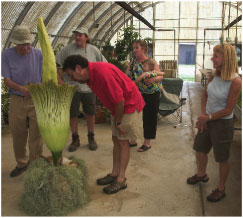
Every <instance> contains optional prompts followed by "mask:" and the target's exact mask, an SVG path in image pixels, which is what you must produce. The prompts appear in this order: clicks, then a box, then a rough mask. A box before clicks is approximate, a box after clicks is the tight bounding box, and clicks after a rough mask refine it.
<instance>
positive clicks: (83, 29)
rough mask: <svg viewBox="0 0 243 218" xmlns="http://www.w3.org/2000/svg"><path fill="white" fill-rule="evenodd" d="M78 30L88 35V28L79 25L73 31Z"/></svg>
mask: <svg viewBox="0 0 243 218" xmlns="http://www.w3.org/2000/svg"><path fill="white" fill-rule="evenodd" d="M75 32H78V33H85V34H86V35H87V36H88V30H87V29H86V28H84V27H79V28H77V29H76V30H74V31H73V33H75Z"/></svg>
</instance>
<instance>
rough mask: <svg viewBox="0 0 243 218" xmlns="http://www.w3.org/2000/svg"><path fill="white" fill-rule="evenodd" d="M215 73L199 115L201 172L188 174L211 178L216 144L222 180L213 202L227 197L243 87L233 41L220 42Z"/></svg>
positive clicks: (196, 146) (198, 179) (191, 181)
mask: <svg viewBox="0 0 243 218" xmlns="http://www.w3.org/2000/svg"><path fill="white" fill-rule="evenodd" d="M211 60H212V62H213V67H214V69H215V72H214V76H212V77H211V78H210V79H209V82H208V85H207V86H206V88H205V91H204V94H203V97H202V105H201V107H202V114H201V115H200V116H199V117H198V120H197V123H196V127H197V129H198V133H197V135H196V137H195V141H194V147H193V148H194V150H195V152H196V160H197V173H196V174H195V175H194V176H192V177H189V178H187V183H188V184H191V185H194V184H196V183H198V182H207V181H208V180H209V178H208V176H207V174H206V167H207V162H208V155H207V154H208V153H209V151H210V150H211V148H213V151H214V157H215V160H216V162H218V163H219V183H218V186H217V188H216V189H215V190H213V192H212V193H211V194H210V195H208V196H207V200H208V201H211V202H216V201H220V200H221V199H222V198H223V197H225V183H226V180H227V177H228V173H229V161H228V159H229V155H230V146H231V142H232V139H233V134H234V121H233V109H234V107H235V105H236V103H237V100H238V97H239V94H240V91H241V86H242V85H241V78H240V76H239V74H238V65H237V57H236V52H235V48H234V47H233V46H232V45H230V44H226V43H225V44H220V45H216V46H215V47H214V49H213V57H212V59H211Z"/></svg>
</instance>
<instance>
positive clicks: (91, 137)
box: [88, 133, 97, 150]
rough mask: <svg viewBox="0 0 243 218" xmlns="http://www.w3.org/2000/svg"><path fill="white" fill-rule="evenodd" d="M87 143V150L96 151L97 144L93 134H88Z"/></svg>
mask: <svg viewBox="0 0 243 218" xmlns="http://www.w3.org/2000/svg"><path fill="white" fill-rule="evenodd" d="M88 141H89V149H90V150H96V149H97V143H96V141H95V138H94V133H89V134H88Z"/></svg>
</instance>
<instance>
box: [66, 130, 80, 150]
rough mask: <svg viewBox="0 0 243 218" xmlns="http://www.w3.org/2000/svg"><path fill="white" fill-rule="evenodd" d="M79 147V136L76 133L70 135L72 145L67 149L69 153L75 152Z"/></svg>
mask: <svg viewBox="0 0 243 218" xmlns="http://www.w3.org/2000/svg"><path fill="white" fill-rule="evenodd" d="M79 146H80V141H79V135H78V134H77V133H74V134H72V143H71V144H70V145H69V147H68V151H69V152H73V151H76V150H77V148H78V147H79Z"/></svg>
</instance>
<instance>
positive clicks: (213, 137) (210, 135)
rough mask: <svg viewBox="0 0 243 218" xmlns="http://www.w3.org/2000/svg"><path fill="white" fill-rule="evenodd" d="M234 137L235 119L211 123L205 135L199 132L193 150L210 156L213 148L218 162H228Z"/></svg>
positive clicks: (208, 124)
mask: <svg viewBox="0 0 243 218" xmlns="http://www.w3.org/2000/svg"><path fill="white" fill-rule="evenodd" d="M233 135H234V121H233V119H220V120H215V121H210V122H208V123H207V129H206V130H204V132H203V133H200V131H198V133H197V135H196V137H195V141H194V146H193V148H194V150H196V151H198V152H203V153H206V154H208V153H209V152H210V150H211V148H212V147H213V152H214V157H215V160H216V162H226V161H227V160H228V158H229V155H230V146H231V143H232V140H233Z"/></svg>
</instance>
